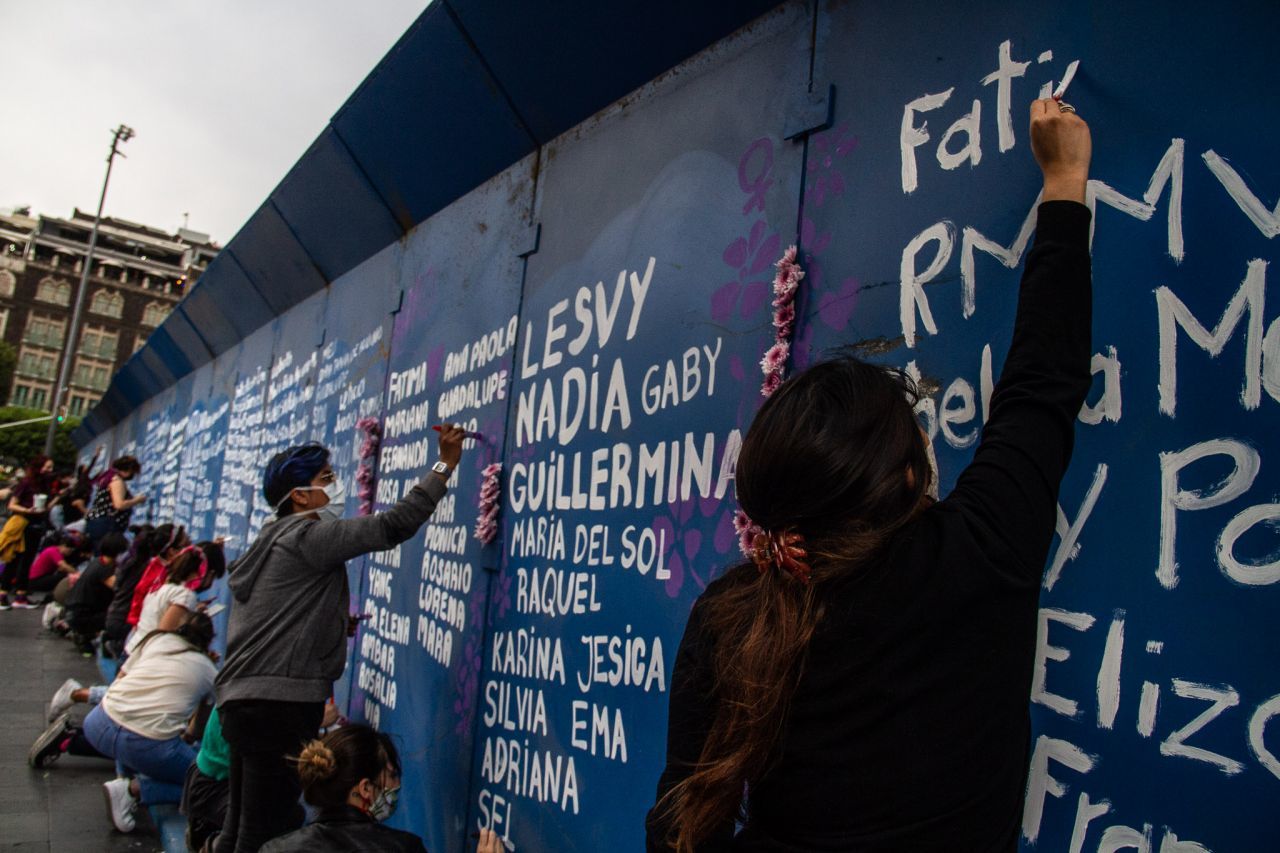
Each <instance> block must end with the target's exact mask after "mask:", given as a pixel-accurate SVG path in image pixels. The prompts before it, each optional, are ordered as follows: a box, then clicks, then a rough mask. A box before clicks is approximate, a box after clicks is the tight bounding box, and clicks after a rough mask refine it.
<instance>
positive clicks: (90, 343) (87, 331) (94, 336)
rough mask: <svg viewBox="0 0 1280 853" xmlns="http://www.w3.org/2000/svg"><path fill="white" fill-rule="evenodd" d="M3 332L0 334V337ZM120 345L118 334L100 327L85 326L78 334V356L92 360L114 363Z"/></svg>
mask: <svg viewBox="0 0 1280 853" xmlns="http://www.w3.org/2000/svg"><path fill="white" fill-rule="evenodd" d="M2 335H3V332H0V336H2ZM119 343H120V333H119V332H111V331H108V330H106V329H104V328H102V327H101V326H85V327H84V331H83V332H81V333H80V349H79V350H77V352H79V353H80V355H87V356H91V357H93V358H105V359H107V360H108V361H115V358H116V347H117V346H118V345H119Z"/></svg>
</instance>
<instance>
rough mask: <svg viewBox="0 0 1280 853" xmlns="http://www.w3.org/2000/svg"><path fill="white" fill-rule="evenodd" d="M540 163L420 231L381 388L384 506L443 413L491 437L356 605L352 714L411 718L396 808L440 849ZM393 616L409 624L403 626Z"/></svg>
mask: <svg viewBox="0 0 1280 853" xmlns="http://www.w3.org/2000/svg"><path fill="white" fill-rule="evenodd" d="M532 165H533V164H532V161H531V160H526V161H524V162H522V163H520V164H518V165H517V166H516V167H513V168H512V169H510V170H508V171H507V172H505V173H503V174H502V175H500V176H499V177H498V178H495V179H494V180H493V181H491V182H489V183H488V184H486V185H485V186H483V187H481V188H479V189H478V190H477V191H475V192H473V193H471V194H469V195H468V196H467V197H466V198H465V199H463V200H462V201H459V202H457V203H455V204H453V205H451V206H450V207H449V208H447V209H446V210H444V211H441V213H440V214H439V215H438V216H436V217H433V218H432V219H431V220H429V221H428V222H426V223H423V224H422V225H421V226H419V227H418V228H417V229H415V230H414V232H413V233H412V234H410V235H409V238H408V239H407V241H406V243H405V249H404V255H403V259H402V261H401V263H400V274H399V284H400V288H401V289H403V291H404V301H403V304H402V305H401V306H400V310H399V312H398V313H397V314H396V316H395V325H394V331H393V333H392V337H391V353H390V358H389V361H388V364H387V369H388V371H389V375H388V379H387V393H386V395H385V396H383V397H382V398H381V399H380V400H379V403H380V404H381V408H382V414H383V422H384V430H385V434H384V438H383V445H382V452H381V460H380V464H379V467H378V476H379V480H378V494H379V507H380V508H385V507H386V506H387V505H388V504H389V502H390V501H391V500H393V499H394V498H395V497H398V496H399V495H402V494H404V493H405V492H406V491H407V490H408V489H410V488H412V487H413V485H414V484H415V483H416V482H418V480H420V479H421V478H422V477H423V476H425V475H426V473H427V471H428V467H429V465H430V464H431V463H432V462H434V461H435V460H436V459H437V458H438V454H437V434H436V432H434V431H433V430H432V429H431V427H432V425H435V424H439V423H442V422H450V423H462V424H464V425H465V426H466V428H467V429H468V430H470V431H472V432H479V433H481V434H482V435H483V440H480V441H475V442H468V446H467V448H466V449H465V452H464V457H463V460H462V462H461V464H460V465H459V466H458V469H457V471H456V472H455V473H454V475H453V478H452V480H451V483H450V490H449V494H448V496H447V497H446V498H445V500H444V501H443V502H442V503H441V505H440V506H439V507H438V509H437V511H436V514H435V516H433V518H432V520H431V521H430V522H429V523H428V524H427V526H426V527H425V528H424V529H423V532H422V533H420V534H419V535H416V536H414V537H413V538H411V539H410V540H409V541H407V542H405V543H404V544H402V545H401V546H400V547H399V549H398V550H397V551H395V552H393V553H386V554H371V555H370V556H369V559H368V561H367V564H366V577H365V583H364V590H363V595H362V596H361V602H362V604H361V610H362V611H363V612H365V613H369V614H371V615H373V616H374V618H373V619H372V620H370V622H369V623H367V624H366V625H365V626H363V627H362V628H361V632H360V635H359V637H358V653H357V654H356V656H355V657H353V659H352V662H351V668H352V670H353V672H352V679H353V680H352V684H353V687H352V702H351V707H352V713H353V714H354V715H356V716H357V717H358V718H362V719H366V720H370V721H376V722H377V724H378V725H379V726H380V727H381V728H383V729H385V730H388V731H399V732H406V733H408V732H410V731H412V732H414V736H413V737H405V738H404V740H403V747H402V756H404V759H405V773H404V784H405V785H407V786H409V787H410V788H411V789H412V790H415V791H418V792H420V793H419V794H418V795H417V796H415V797H413V798H412V799H411V800H410V801H408V802H405V803H404V804H403V805H402V807H401V809H400V811H399V812H398V813H397V815H396V816H395V818H394V819H393V820H394V822H395V825H397V826H400V827H404V828H408V829H412V830H413V831H415V832H419V833H421V834H422V835H423V838H424V841H425V842H426V844H427V847H428V849H431V850H442V851H462V850H464V849H466V848H468V847H470V846H471V843H470V841H469V839H468V838H467V821H466V818H467V811H468V804H469V801H470V799H471V796H470V795H471V792H470V791H469V789H468V785H467V784H466V783H465V782H464V780H466V779H468V776H469V774H470V772H471V743H472V736H473V733H474V731H475V725H476V715H477V704H478V691H477V686H478V682H479V679H480V670H481V668H482V666H483V660H482V658H483V648H484V614H485V606H486V601H487V597H488V593H489V587H490V583H491V570H493V569H496V568H497V564H498V560H499V559H500V554H499V553H498V548H497V547H496V546H492V545H491V546H488V547H486V546H484V545H482V544H481V543H480V542H478V541H477V540H476V539H475V538H474V536H473V532H474V525H475V521H476V515H477V504H478V499H479V493H480V488H481V485H482V471H483V469H484V468H485V466H486V465H488V464H489V463H491V462H495V461H497V460H499V459H500V458H501V455H502V447H503V439H504V429H503V426H504V422H505V420H506V417H507V410H508V397H507V395H506V393H505V392H506V390H507V389H508V387H509V384H508V383H509V377H510V374H511V370H512V363H513V360H514V346H513V333H514V329H515V327H516V316H517V312H518V311H519V299H520V282H521V274H522V272H523V267H524V263H523V261H522V259H521V258H520V256H519V251H520V245H521V243H522V242H523V240H524V237H525V234H526V230H527V221H528V219H527V216H528V209H529V206H530V205H531V204H532V197H533V182H532V180H531V171H532ZM481 305H482V306H483V310H475V308H476V306H481ZM380 578H381V579H384V580H385V582H382V581H380V580H379V579H380ZM428 602H434V604H428ZM402 620H403V621H402ZM397 625H404V626H407V627H408V633H407V634H406V633H403V632H402V633H397V630H396V626H397ZM386 649H392V650H394V655H395V657H394V663H388V658H386V657H384V656H383V655H381V654H380V652H382V651H385V650H386ZM384 685H388V686H389V685H394V686H390V687H389V689H388V687H387V686H384Z"/></svg>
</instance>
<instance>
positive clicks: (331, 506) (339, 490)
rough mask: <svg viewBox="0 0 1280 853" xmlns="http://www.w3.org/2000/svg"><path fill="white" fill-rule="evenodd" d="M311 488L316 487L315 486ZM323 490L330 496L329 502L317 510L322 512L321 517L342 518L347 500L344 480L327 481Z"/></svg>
mask: <svg viewBox="0 0 1280 853" xmlns="http://www.w3.org/2000/svg"><path fill="white" fill-rule="evenodd" d="M311 488H313V489H314V488H315V486H312V487H311ZM321 491H322V492H324V493H325V495H327V496H328V498H329V502H328V503H327V504H325V505H324V506H322V507H320V508H319V509H318V510H316V512H318V513H320V516H321V518H326V517H327V518H342V508H343V506H344V504H346V502H347V490H346V489H345V488H344V487H343V485H342V481H341V480H334V481H333V482H332V483H326V484H325V485H324V487H323V488H322V489H321Z"/></svg>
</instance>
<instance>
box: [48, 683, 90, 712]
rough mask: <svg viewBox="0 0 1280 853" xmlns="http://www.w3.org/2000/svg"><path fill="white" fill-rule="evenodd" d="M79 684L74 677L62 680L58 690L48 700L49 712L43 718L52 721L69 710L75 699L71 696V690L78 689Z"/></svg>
mask: <svg viewBox="0 0 1280 853" xmlns="http://www.w3.org/2000/svg"><path fill="white" fill-rule="evenodd" d="M81 686H82V685H81V684H80V682H78V681H76V680H75V679H74V678H68V679H67V680H66V681H64V682H62V686H61V687H59V688H58V692H56V693H54V694H53V698H52V699H50V700H49V712H48V713H47V714H46V715H45V718H46V719H47V720H48V721H49V722H51V723H52V722H53V721H54V720H56V719H58V717H60V716H61V715H63V714H65V713H66V712H67V711H70V710H71V706H72V705H74V704H75V701H74V700H72V698H71V692H72V691H73V690H79V689H80V688H81Z"/></svg>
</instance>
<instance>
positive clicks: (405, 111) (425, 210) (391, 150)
mask: <svg viewBox="0 0 1280 853" xmlns="http://www.w3.org/2000/svg"><path fill="white" fill-rule="evenodd" d="M446 69H447V70H446ZM332 125H333V129H334V130H335V131H336V132H337V134H338V136H339V137H341V139H342V141H343V142H345V143H346V145H347V146H348V147H349V148H350V150H351V152H352V153H353V154H354V155H355V158H356V160H357V161H359V163H360V165H361V166H362V167H363V168H364V170H365V171H366V172H367V173H368V175H369V178H370V179H371V180H372V181H373V184H374V186H375V187H376V188H377V191H378V194H379V195H380V196H381V197H382V198H383V200H384V201H385V202H386V204H387V206H388V207H389V208H390V209H391V212H392V214H393V215H394V216H395V218H396V221H397V222H398V223H399V224H400V226H401V227H402V228H404V229H405V230H406V231H407V230H408V229H409V228H411V227H413V225H415V224H416V223H418V222H421V221H422V220H423V219H426V218H427V217H428V216H430V215H431V214H433V213H435V212H436V211H438V210H440V209H441V208H442V207H444V206H445V205H446V204H448V203H449V202H451V201H453V200H454V199H455V198H457V197H458V196H460V195H462V194H463V193H465V192H467V191H468V190H470V189H471V188H472V187H474V186H476V185H477V184H479V183H481V182H482V181H484V180H485V179H486V178H488V177H489V176H491V175H493V174H494V173H496V172H498V171H499V170H501V169H504V168H506V167H507V166H509V165H510V164H511V163H513V162H515V161H516V160H518V159H519V158H520V157H522V156H523V155H524V154H526V153H527V152H529V151H530V150H531V149H532V148H533V140H532V139H531V138H530V137H529V135H528V134H527V133H526V132H525V131H524V130H523V129H522V128H521V126H520V123H519V121H518V120H517V118H516V116H515V115H514V114H513V113H512V112H511V110H510V108H509V106H508V105H507V102H506V99H505V98H504V97H503V96H502V93H501V92H500V91H499V90H498V87H497V86H496V85H495V81H494V80H493V79H492V78H491V77H490V76H489V74H488V73H487V72H486V70H485V67H484V63H483V62H482V60H481V58H480V57H479V56H477V55H476V53H475V51H474V50H473V49H472V47H471V45H470V44H469V43H468V41H467V39H466V38H465V36H464V35H463V34H462V33H461V32H459V30H458V28H457V26H456V25H455V23H454V21H453V17H452V15H451V14H450V13H449V9H448V7H447V5H446V4H444V3H433V4H431V5H430V6H428V7H427V10H426V11H425V12H423V13H422V17H420V18H419V19H418V20H417V21H416V22H415V23H414V25H413V26H412V27H410V28H409V31H408V32H407V33H405V35H404V36H403V37H402V38H401V39H400V42H399V43H398V44H397V45H396V46H395V48H393V49H392V51H391V52H390V53H389V54H387V56H386V57H385V58H384V59H383V60H382V62H381V63H380V64H379V65H378V67H377V68H376V69H374V71H373V73H372V74H370V75H369V77H368V78H367V79H366V80H365V81H364V83H363V84H361V86H360V88H359V89H357V90H356V93H355V94H354V95H352V96H351V99H350V100H349V101H347V103H346V104H344V105H343V107H342V109H340V110H339V111H338V113H337V114H336V115H335V116H334V117H333V122H332ZM462 128H465V132H461V129H462ZM410 152H412V154H410Z"/></svg>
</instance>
